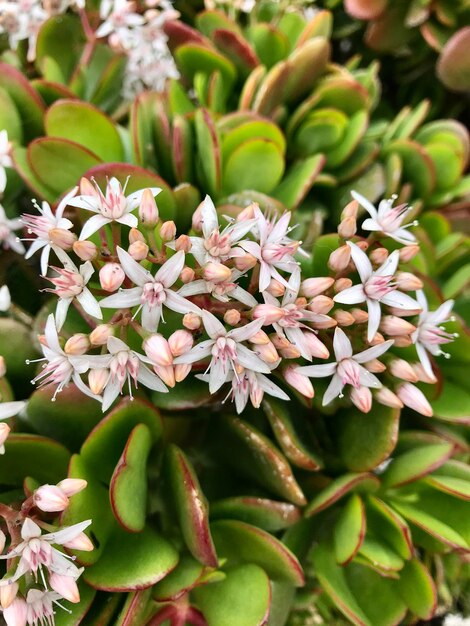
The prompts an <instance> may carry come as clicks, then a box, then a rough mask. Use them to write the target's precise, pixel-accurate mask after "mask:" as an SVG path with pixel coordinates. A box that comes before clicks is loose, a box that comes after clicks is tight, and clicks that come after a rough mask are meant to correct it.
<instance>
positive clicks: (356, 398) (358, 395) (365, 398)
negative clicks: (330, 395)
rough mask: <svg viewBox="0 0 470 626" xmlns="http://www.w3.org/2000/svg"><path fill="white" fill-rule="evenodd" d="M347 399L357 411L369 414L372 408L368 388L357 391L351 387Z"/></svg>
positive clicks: (370, 394)
mask: <svg viewBox="0 0 470 626" xmlns="http://www.w3.org/2000/svg"><path fill="white" fill-rule="evenodd" d="M349 397H350V398H351V402H352V403H353V404H354V406H356V407H357V408H358V409H359V411H362V412H363V413H369V411H370V410H371V408H372V393H371V390H370V389H369V387H359V388H357V389H356V388H355V387H353V388H352V389H351V393H350V394H349Z"/></svg>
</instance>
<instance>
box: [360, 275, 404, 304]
mask: <svg viewBox="0 0 470 626" xmlns="http://www.w3.org/2000/svg"><path fill="white" fill-rule="evenodd" d="M392 278H393V276H375V275H373V276H371V277H370V278H369V280H368V281H367V282H366V283H365V285H364V292H365V294H366V296H367V297H368V298H371V299H372V300H381V299H382V298H383V297H384V296H386V295H387V294H388V293H390V292H391V291H393V290H394V289H396V286H395V285H394V284H393V283H392V282H391V281H392Z"/></svg>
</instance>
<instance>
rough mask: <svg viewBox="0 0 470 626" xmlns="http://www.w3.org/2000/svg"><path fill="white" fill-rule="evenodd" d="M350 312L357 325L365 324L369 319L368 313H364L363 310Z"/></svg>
mask: <svg viewBox="0 0 470 626" xmlns="http://www.w3.org/2000/svg"><path fill="white" fill-rule="evenodd" d="M349 312H350V313H351V315H352V316H353V317H354V321H355V322H356V324H364V323H365V322H367V320H368V319H369V314H368V313H367V311H363V310H362V309H351V310H350V311H349Z"/></svg>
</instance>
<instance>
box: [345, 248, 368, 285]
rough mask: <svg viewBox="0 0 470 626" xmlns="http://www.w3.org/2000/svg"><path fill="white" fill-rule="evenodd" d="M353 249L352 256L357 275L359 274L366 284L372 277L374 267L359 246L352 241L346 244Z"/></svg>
mask: <svg viewBox="0 0 470 626" xmlns="http://www.w3.org/2000/svg"><path fill="white" fill-rule="evenodd" d="M346 243H347V244H348V246H349V247H350V248H351V256H352V260H353V261H354V265H355V266H356V269H357V273H358V274H359V276H360V278H361V281H362V282H363V283H365V282H366V281H367V280H368V279H369V278H370V277H371V276H372V265H371V264H370V261H369V259H368V257H367V255H366V253H365V252H363V251H362V250H361V249H360V248H359V246H358V245H356V244H355V243H353V242H352V241H347V242H346Z"/></svg>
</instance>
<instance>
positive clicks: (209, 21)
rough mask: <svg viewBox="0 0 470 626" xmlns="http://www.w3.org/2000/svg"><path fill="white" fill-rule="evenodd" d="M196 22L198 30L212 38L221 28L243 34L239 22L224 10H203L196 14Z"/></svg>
mask: <svg viewBox="0 0 470 626" xmlns="http://www.w3.org/2000/svg"><path fill="white" fill-rule="evenodd" d="M195 22H196V25H197V27H198V30H200V31H201V33H203V34H204V35H205V36H206V37H209V38H210V39H212V35H213V34H214V32H215V31H216V30H217V29H219V28H223V29H225V30H230V31H231V32H234V33H239V34H241V30H240V27H239V26H238V24H237V23H236V22H235V21H234V20H232V19H230V17H229V16H228V15H227V14H226V13H224V12H223V11H217V10H207V11H201V12H200V13H198V14H197V15H196V19H195ZM196 32H197V31H196Z"/></svg>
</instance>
